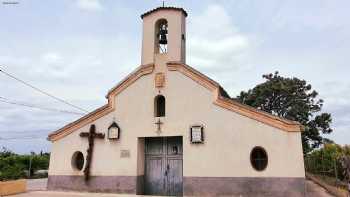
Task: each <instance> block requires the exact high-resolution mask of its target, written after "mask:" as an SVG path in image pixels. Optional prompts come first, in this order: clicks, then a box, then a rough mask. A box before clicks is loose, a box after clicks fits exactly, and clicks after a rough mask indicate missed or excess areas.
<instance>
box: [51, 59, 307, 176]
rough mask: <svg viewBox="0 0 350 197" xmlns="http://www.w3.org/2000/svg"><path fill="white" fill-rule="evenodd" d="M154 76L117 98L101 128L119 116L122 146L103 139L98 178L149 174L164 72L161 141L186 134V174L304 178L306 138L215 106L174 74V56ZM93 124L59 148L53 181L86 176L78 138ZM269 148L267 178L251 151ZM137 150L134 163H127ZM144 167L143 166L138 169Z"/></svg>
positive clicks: (94, 171)
mask: <svg viewBox="0 0 350 197" xmlns="http://www.w3.org/2000/svg"><path fill="white" fill-rule="evenodd" d="M156 57H157V58H156V66H155V71H154V72H153V73H152V74H149V75H146V76H143V77H141V78H140V79H138V80H137V81H136V82H134V83H133V84H132V85H130V86H129V87H128V88H127V89H125V90H124V91H122V92H121V93H120V94H118V95H117V96H116V97H115V102H116V110H115V111H113V112H111V113H110V114H108V115H107V116H105V117H103V118H101V119H98V120H97V121H95V122H94V124H95V125H96V129H97V131H98V132H105V133H106V131H107V128H108V126H109V125H110V124H111V123H112V121H113V118H115V120H116V122H117V123H118V124H119V126H120V128H121V138H120V140H118V141H110V140H108V139H104V140H99V139H97V140H96V143H95V150H94V155H93V158H92V166H91V175H109V176H113V175H130V176H135V175H141V174H143V160H144V158H143V154H142V152H143V151H144V150H143V143H144V142H143V140H142V137H148V136H158V134H157V132H156V130H157V126H156V125H155V124H154V123H155V121H156V119H155V118H154V117H153V115H154V113H153V109H154V107H153V99H154V97H155V96H156V95H157V94H158V91H159V90H157V89H155V87H154V74H155V73H157V72H160V71H161V72H165V75H166V83H165V87H164V88H163V89H161V90H160V93H161V94H162V95H164V96H165V98H166V116H165V117H164V118H163V119H162V121H163V122H164V124H163V125H162V132H161V134H160V136H183V150H184V155H183V175H184V176H197V177H256V176H262V177H304V166H303V153H302V147H301V136H300V133H299V132H285V131H281V130H279V129H277V128H274V127H271V126H268V125H265V124H263V123H260V122H258V121H256V120H253V119H250V118H247V117H244V116H241V115H239V114H237V113H234V112H232V111H228V110H226V109H224V108H221V107H219V106H217V105H214V104H213V101H214V96H213V93H212V92H210V91H209V90H208V89H206V88H204V87H203V86H201V85H199V84H198V83H197V82H195V81H193V80H192V79H190V78H188V77H187V76H185V75H183V74H182V73H180V72H177V71H167V69H166V66H165V62H166V61H167V58H168V57H167V55H157V56H156ZM193 124H203V125H204V127H205V128H204V132H205V142H204V144H191V143H190V141H189V127H190V125H193ZM83 131H84V132H88V131H89V125H86V126H84V127H83V128H80V129H78V130H76V131H75V132H73V133H71V134H70V135H68V136H66V137H64V138H62V139H60V140H57V141H55V142H53V146H52V154H51V161H50V169H49V174H50V175H78V174H80V175H82V172H76V171H74V170H73V169H72V167H71V157H72V155H73V153H74V152H75V151H76V150H80V151H82V152H83V153H84V155H85V156H86V149H87V144H88V143H87V139H86V138H84V139H82V138H81V137H79V133H80V132H83ZM254 146H262V147H264V148H265V150H266V151H267V154H268V156H269V161H268V166H267V168H266V169H265V170H264V171H262V172H257V171H256V170H254V169H253V168H252V166H251V164H250V151H251V150H252V148H253V147H254ZM121 150H130V157H129V158H120V151H121ZM138 163H139V165H138Z"/></svg>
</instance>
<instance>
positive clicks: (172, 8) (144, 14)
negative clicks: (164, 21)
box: [141, 7, 187, 18]
mask: <svg viewBox="0 0 350 197" xmlns="http://www.w3.org/2000/svg"><path fill="white" fill-rule="evenodd" d="M158 10H177V11H182V12H183V13H184V15H185V16H187V12H186V11H185V10H184V9H183V8H177V7H157V8H154V9H153V10H150V11H148V12H145V13H143V14H142V15H141V18H143V17H145V16H147V15H149V14H152V13H153V12H156V11H158Z"/></svg>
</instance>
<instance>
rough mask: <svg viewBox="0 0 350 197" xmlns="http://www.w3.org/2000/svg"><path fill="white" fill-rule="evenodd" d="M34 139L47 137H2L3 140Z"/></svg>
mask: <svg viewBox="0 0 350 197" xmlns="http://www.w3.org/2000/svg"><path fill="white" fill-rule="evenodd" d="M33 139H46V137H38V136H24V137H9V138H2V137H0V141H1V140H6V141H7V140H33Z"/></svg>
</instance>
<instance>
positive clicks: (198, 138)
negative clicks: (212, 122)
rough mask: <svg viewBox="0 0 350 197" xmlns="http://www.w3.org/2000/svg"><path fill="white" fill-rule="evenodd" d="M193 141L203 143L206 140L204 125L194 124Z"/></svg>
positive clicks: (191, 133) (192, 128)
mask: <svg viewBox="0 0 350 197" xmlns="http://www.w3.org/2000/svg"><path fill="white" fill-rule="evenodd" d="M190 130H191V132H190V135H191V143H203V142H204V133H203V126H201V125H194V126H192V127H191V129H190Z"/></svg>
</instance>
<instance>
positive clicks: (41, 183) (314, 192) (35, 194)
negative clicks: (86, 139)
mask: <svg viewBox="0 0 350 197" xmlns="http://www.w3.org/2000/svg"><path fill="white" fill-rule="evenodd" d="M46 184H47V179H35V180H28V181H27V190H28V192H26V193H23V194H18V195H14V196H13V197H79V196H86V197H111V196H113V197H118V196H119V197H131V196H136V195H127V194H118V195H117V194H101V193H83V192H54V191H45V190H46ZM138 196H139V195H138ZM147 197H150V196H147ZM306 197H333V195H331V194H329V193H328V192H327V191H326V190H325V189H324V188H322V187H321V186H319V185H317V184H316V183H314V182H312V181H310V180H307V181H306Z"/></svg>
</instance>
